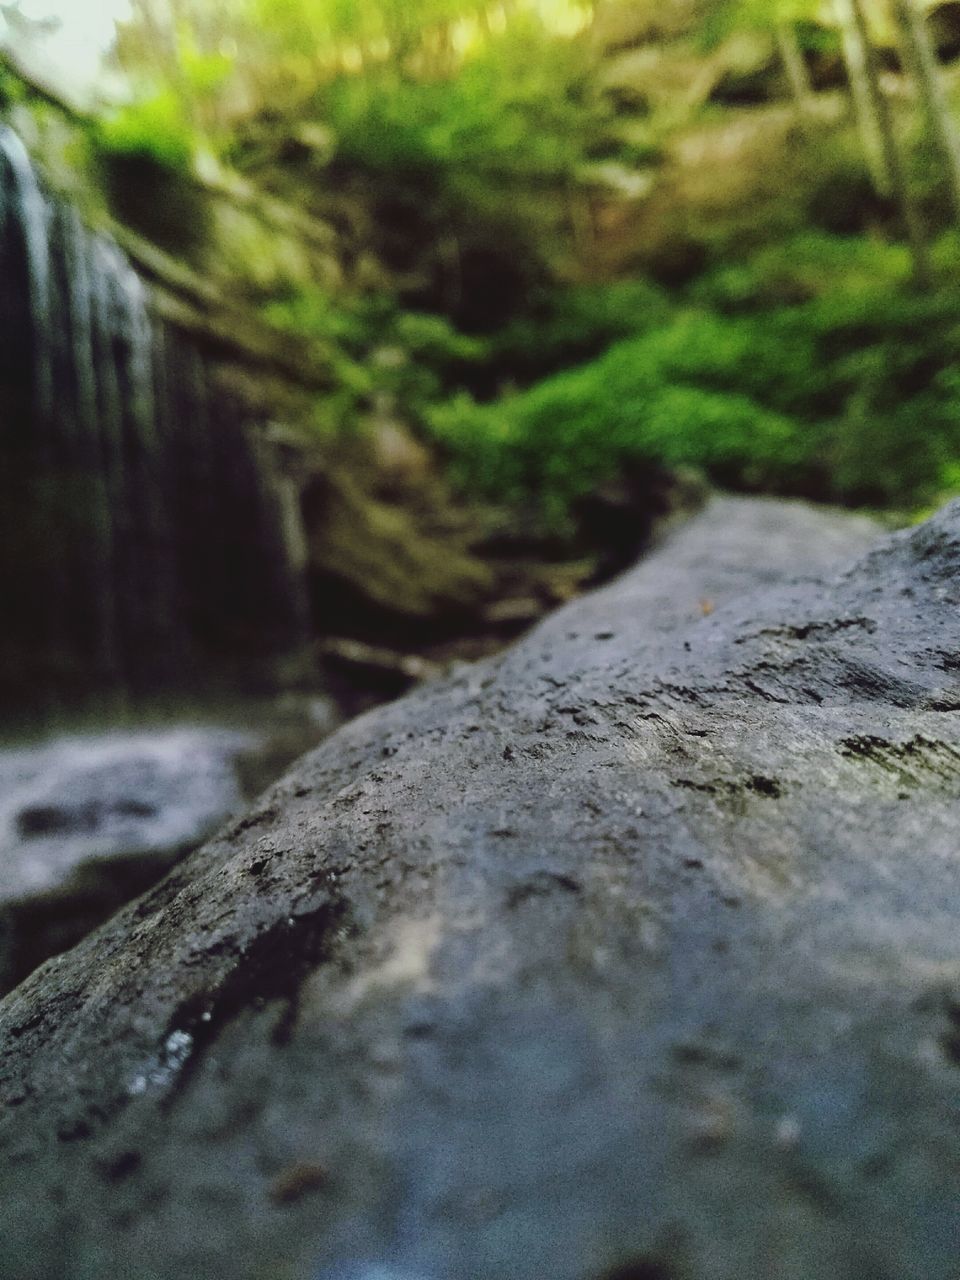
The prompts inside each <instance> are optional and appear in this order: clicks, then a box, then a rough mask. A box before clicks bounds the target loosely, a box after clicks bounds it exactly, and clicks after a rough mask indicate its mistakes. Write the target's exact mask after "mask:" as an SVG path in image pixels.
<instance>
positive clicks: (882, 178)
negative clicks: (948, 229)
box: [834, 0, 930, 286]
mask: <svg viewBox="0 0 960 1280" xmlns="http://www.w3.org/2000/svg"><path fill="white" fill-rule="evenodd" d="M834 9H835V11H836V14H837V19H838V22H839V24H840V30H841V34H842V36H843V50H844V58H845V61H846V65H847V74H848V76H849V79H850V88H851V92H852V95H853V102H854V110H855V112H856V116H857V123H858V125H859V128H860V136H861V139H862V141H863V149H864V154H865V156H866V159H867V164H868V165H869V167H870V172H871V175H872V177H873V182H874V186H875V188H876V191H877V194H878V195H880V196H881V197H883V198H884V199H888V200H891V201H892V202H893V203H894V205H895V206H896V208H897V212H898V214H899V218H900V222H901V226H902V230H903V234H904V237H905V239H906V240H907V243H908V244H909V246H910V252H911V254H912V257H913V274H914V280H915V282H916V283H917V284H918V285H920V286H924V285H926V283H927V282H928V280H929V276H930V270H929V261H928V254H927V246H926V236H925V234H924V228H923V223H922V220H921V218H920V214H919V210H918V209H917V205H916V201H915V200H914V198H913V194H912V192H911V190H910V183H909V179H908V175H907V166H906V162H905V159H904V154H903V149H902V147H901V145H900V140H899V138H898V137H897V132H896V128H895V126H894V120H893V112H892V111H891V108H890V102H889V100H888V98H887V96H886V94H885V93H884V91H883V87H882V86H881V84H880V72H879V65H878V62H877V56H876V50H875V49H874V47H873V44H872V42H871V39H870V30H869V27H868V25H867V18H866V13H865V11H864V7H863V0H834Z"/></svg>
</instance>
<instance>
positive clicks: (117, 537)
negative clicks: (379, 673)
mask: <svg viewBox="0 0 960 1280" xmlns="http://www.w3.org/2000/svg"><path fill="white" fill-rule="evenodd" d="M149 303H150V300H149V296H148V291H147V289H146V288H145V286H144V284H143V282H142V281H141V280H140V279H139V277H138V276H137V274H136V272H135V271H134V270H133V268H132V267H131V265H130V263H129V262H128V261H127V259H126V258H125V257H124V255H123V254H122V253H121V251H120V250H119V249H118V247H117V246H116V244H115V243H114V242H113V241H111V240H110V239H109V238H108V237H106V236H104V235H101V234H96V233H93V232H91V231H89V230H88V229H87V228H86V227H85V226H84V225H83V224H82V222H81V220H80V218H79V217H78V215H77V213H76V211H75V210H73V209H72V208H70V207H69V206H67V205H65V204H63V203H61V202H58V201H55V200H52V199H50V198H48V197H47V195H46V194H45V193H44V191H43V190H42V188H41V186H40V183H39V182H38V180H37V177H36V174H35V172H34V169H33V166H32V164H31V162H30V159H29V156H28V155H27V152H26V150H25V149H24V147H23V144H22V143H21V141H20V139H19V138H18V137H17V135H16V134H15V133H14V132H13V131H12V130H10V129H9V128H7V127H5V126H0V601H2V609H0V617H2V624H0V692H2V693H3V694H4V696H6V695H7V694H9V695H11V696H15V697H16V698H17V700H18V701H20V702H22V703H31V702H33V703H36V702H37V701H39V700H41V699H42V698H43V697H44V696H50V695H52V696H53V697H54V698H63V699H67V700H70V699H72V698H73V697H74V696H75V695H76V694H78V693H83V692H85V691H89V690H94V689H107V688H115V689H124V690H127V691H131V692H133V693H137V692H147V691H149V690H151V689H153V688H156V687H158V686H161V685H169V684H171V683H177V682H182V683H184V684H187V683H189V682H191V681H194V680H196V679H197V677H198V676H202V675H203V674H204V672H208V671H209V670H210V666H211V664H212V663H215V662H216V663H220V662H222V661H223V660H225V659H231V658H242V659H253V660H257V659H265V658H268V657H269V656H270V655H275V654H277V653H279V652H282V651H283V650H284V649H289V648H291V647H292V646H293V645H294V644H295V643H296V642H297V641H298V640H299V639H300V638H302V634H303V632H302V626H303V621H302V620H303V613H302V608H301V601H300V594H299V587H298V584H297V582H296V580H295V575H294V574H293V573H292V572H291V570H290V567H289V565H288V563H287V557H286V553H285V550H284V546H283V538H282V535H281V532H280V524H279V521H278V518H277V512H276V510H275V508H274V504H273V501H272V499H271V497H270V495H269V493H268V492H267V487H266V485H265V484H264V483H263V480H262V477H261V474H260V469H259V465H258V461H257V454H256V449H255V447H254V443H253V440H252V439H251V435H250V429H249V425H248V424H246V423H245V422H244V421H243V416H242V414H240V413H239V412H238V411H237V409H236V408H235V407H234V406H233V405H232V404H231V403H229V402H228V400H227V399H226V398H225V397H224V396H223V395H222V393H220V391H219V390H218V389H217V387H216V384H215V382H214V381H213V379H212V378H211V374H210V369H209V367H208V363H207V361H206V359H205V358H204V357H203V356H202V355H201V354H200V352H199V351H198V349H197V348H196V346H195V345H194V344H192V343H191V342H190V341H189V340H188V339H187V338H186V337H185V336H184V335H183V334H181V333H179V332H177V331H176V330H174V329H172V328H171V327H169V326H167V325H164V324H162V323H160V322H159V321H157V320H156V319H155V318H154V317H153V316H152V315H151V311H150V305H149Z"/></svg>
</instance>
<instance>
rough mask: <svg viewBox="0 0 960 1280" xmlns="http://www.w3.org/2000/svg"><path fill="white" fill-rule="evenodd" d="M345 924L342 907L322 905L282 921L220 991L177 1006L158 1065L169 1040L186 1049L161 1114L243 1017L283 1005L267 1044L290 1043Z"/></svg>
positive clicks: (252, 946) (252, 947)
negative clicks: (307, 989)
mask: <svg viewBox="0 0 960 1280" xmlns="http://www.w3.org/2000/svg"><path fill="white" fill-rule="evenodd" d="M347 922H348V911H347V907H346V904H345V903H344V902H342V901H329V902H325V903H323V905H322V906H320V907H317V908H315V909H314V910H312V911H309V912H305V913H303V914H301V915H297V916H288V917H284V918H283V919H282V920H279V921H278V922H277V923H276V924H273V925H271V926H270V927H269V928H267V929H264V931H263V932H262V933H261V934H259V935H258V936H257V937H256V938H255V939H254V940H253V941H252V942H251V943H249V945H248V946H247V947H246V948H245V949H244V950H243V951H242V952H241V954H240V955H239V957H238V958H237V961H236V963H235V964H234V966H233V967H232V968H231V970H230V972H229V973H228V974H227V976H226V977H225V978H224V979H223V981H222V982H221V983H220V985H219V986H218V987H216V988H215V989H214V990H213V991H209V992H205V993H203V994H202V995H198V996H196V997H194V998H193V999H191V1000H189V1001H188V1002H187V1003H185V1004H183V1005H181V1006H180V1008H179V1009H178V1010H177V1012H176V1014H175V1015H174V1017H173V1018H172V1019H171V1020H170V1023H169V1024H168V1026H167V1030H166V1032H165V1033H164V1036H163V1041H162V1046H163V1047H162V1049H161V1060H163V1057H164V1054H168V1052H169V1051H168V1049H167V1046H168V1045H169V1044H170V1041H171V1037H184V1036H186V1037H189V1041H188V1042H187V1043H188V1046H189V1047H188V1052H187V1053H186V1054H185V1055H184V1057H183V1060H182V1061H181V1062H178V1063H177V1064H176V1066H177V1069H176V1070H175V1071H174V1072H173V1073H172V1078H171V1088H170V1092H169V1093H168V1095H167V1097H166V1099H165V1102H164V1107H165V1108H168V1107H170V1106H172V1105H173V1103H174V1101H175V1100H176V1099H177V1097H179V1096H180V1095H181V1094H182V1093H183V1092H184V1090H185V1089H186V1088H187V1086H188V1085H189V1083H190V1080H191V1079H192V1077H193V1074H194V1072H195V1071H196V1070H197V1068H198V1066H199V1065H200V1062H201V1061H202V1059H203V1056H204V1054H205V1052H206V1051H207V1050H208V1049H209V1047H210V1046H211V1045H212V1044H213V1043H214V1042H215V1041H216V1040H217V1039H218V1038H219V1037H220V1035H221V1034H222V1032H223V1031H224V1030H225V1028H226V1027H227V1026H228V1025H229V1024H230V1023H231V1022H233V1021H234V1020H235V1019H236V1018H238V1017H239V1016H240V1015H241V1014H243V1013H244V1012H246V1011H248V1010H253V1011H256V1010H260V1009H263V1008H265V1007H266V1006H267V1005H268V1004H272V1003H274V1002H281V1005H282V1007H281V1011H280V1016H279V1018H278V1019H277V1022H276V1023H275V1025H274V1027H273V1030H272V1032H271V1041H272V1043H273V1044H274V1045H277V1046H280V1047H282V1046H284V1045H286V1044H288V1043H289V1042H290V1039H291V1038H292V1035H293V1031H294V1028H295V1026H296V1021H297V1014H298V1011H299V1000H300V992H301V989H302V987H303V983H304V981H305V980H306V978H307V977H309V975H310V974H311V973H312V972H313V971H314V970H316V969H317V968H319V966H320V965H322V964H324V963H325V962H326V961H328V960H329V958H330V956H331V953H332V951H333V947H334V945H335V942H336V939H337V937H338V935H340V934H341V933H342V931H343V930H344V929H345V928H347V927H348V923H347Z"/></svg>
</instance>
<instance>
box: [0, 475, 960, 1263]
mask: <svg viewBox="0 0 960 1280" xmlns="http://www.w3.org/2000/svg"><path fill="white" fill-rule="evenodd" d="M874 534H875V531H874V530H873V529H872V528H871V527H870V526H869V525H867V524H866V523H865V522H856V521H852V520H850V519H849V518H842V517H840V516H832V515H829V514H826V513H817V512H813V511H811V510H808V509H806V508H804V507H802V506H799V505H796V506H795V505H790V504H781V503H763V502H748V501H734V500H720V501H716V502H714V503H713V504H712V505H711V506H710V507H709V508H708V509H707V510H706V512H705V513H704V514H702V515H701V516H699V517H697V518H696V519H695V520H693V521H692V522H690V523H689V524H688V525H686V526H685V527H683V528H681V529H679V530H677V531H676V532H674V533H673V535H672V536H670V537H669V538H668V539H667V540H666V541H665V543H664V545H663V546H662V547H661V548H660V549H659V550H658V551H657V552H656V553H655V554H654V555H652V556H651V557H649V558H648V559H647V561H646V562H645V563H644V564H642V565H641V566H640V567H639V568H638V569H636V570H635V571H633V572H632V573H630V574H628V575H627V576H625V577H624V578H623V579H622V580H620V581H619V582H617V583H615V584H613V585H612V586H610V587H608V588H606V589H605V590H603V591H600V592H598V593H597V594H595V595H594V596H592V597H589V598H586V599H583V600H581V601H578V602H576V603H575V604H572V605H570V606H569V607H567V608H565V609H563V610H561V611H560V612H559V613H557V614H556V615H554V616H553V617H552V618H551V619H550V620H548V621H547V622H546V623H545V624H544V625H542V626H541V627H540V628H539V629H538V630H537V631H535V632H534V633H533V634H532V635H531V636H530V637H529V638H527V639H526V640H525V641H524V642H522V643H521V644H519V645H518V646H517V647H516V648H514V649H513V650H512V651H510V652H508V653H507V654H505V655H504V656H502V657H501V658H499V659H496V660H493V661H490V662H487V663H484V664H482V665H479V666H476V667H473V668H468V669H466V670H464V671H463V673H462V674H460V675H458V676H457V677H455V678H452V679H450V680H448V681H445V682H443V683H438V684H436V685H433V686H430V687H427V688H424V689H423V690H421V691H420V692H418V693H416V694H414V695H411V696H410V697H408V698H406V699H405V700H403V701H402V702H399V703H396V704H394V705H392V706H390V707H387V708H384V709H380V710H378V711H376V712H373V713H371V714H369V715H367V716H366V717H364V718H362V719H360V720H357V721H355V722H353V723H352V724H351V725H348V726H347V727H346V728H344V729H343V730H341V731H340V733H338V734H337V735H336V736H335V737H333V738H332V739H330V740H329V741H328V742H326V743H325V744H324V745H322V746H321V747H320V748H319V749H318V750H316V751H315V752H314V753H313V754H311V755H310V756H308V757H306V758H305V759H304V760H303V761H302V762H301V763H300V764H299V765H297V766H296V767H295V768H294V770H293V771H292V772H291V773H289V774H288V775H287V776H286V777H285V778H284V779H283V780H282V781H281V782H280V783H279V784H277V785H276V786H275V787H274V788H273V789H272V790H271V791H270V792H268V793H267V794H266V795H265V796H264V797H263V798H262V800H261V801H260V802H259V803H258V804H257V806H256V807H255V808H254V809H253V810H252V811H251V812H249V813H248V814H247V815H246V816H245V817H244V818H242V819H241V820H239V821H237V822H235V823H234V824H233V825H232V826H230V827H228V828H227V829H226V830H225V831H223V833H222V834H221V835H220V837H219V838H218V839H216V840H215V841H214V842H212V843H210V844H208V845H206V846H205V847H204V848H203V849H202V850H200V851H199V852H198V853H197V854H195V855H194V856H193V857H192V858H191V859H190V860H189V861H188V862H187V863H186V864H183V865H181V866H180V867H179V868H178V869H177V870H175V871H174V872H173V873H172V874H171V876H169V877H168V878H167V879H166V880H165V881H164V882H162V884H161V885H159V886H158V887H157V888H156V889H155V890H153V891H152V892H151V893H150V894H149V895H148V896H147V897H145V898H143V899H141V900H140V901H139V902H137V903H134V904H132V905H131V906H130V907H128V908H127V909H125V910H124V911H123V912H122V913H121V914H120V915H119V916H118V917H117V918H116V919H115V920H114V921H113V922H112V923H110V924H109V925H107V926H106V927H104V928H103V929H101V930H100V931H99V933H97V934H95V935H93V936H92V937H90V938H89V939H87V940H86V941H85V942H84V943H82V944H81V945H80V946H79V947H77V948H76V949H75V950H74V951H73V952H71V953H70V954H68V955H67V956H65V957H62V958H60V959H59V960H55V961H51V962H50V963H48V964H47V965H46V966H44V968H43V969H41V970H40V971H39V972H38V973H36V974H35V975H34V976H33V977H32V978H31V979H29V980H28V981H27V982H26V983H25V984H23V985H22V986H21V987H20V988H19V989H18V990H17V991H16V992H14V993H13V994H12V995H10V996H9V997H8V998H7V999H6V1001H5V1002H4V1003H3V1004H2V1005H0V1035H2V1061H0V1098H2V1100H3V1103H4V1110H3V1119H2V1123H0V1169H2V1174H0V1274H2V1275H3V1276H4V1277H9V1278H10V1280H18V1278H21V1277H22V1278H23V1280H27V1278H28V1277H29V1280H44V1278H45V1277H50V1278H51V1280H52V1278H53V1277H56V1278H57V1280H62V1278H63V1277H70V1278H72V1277H83V1278H84V1280H86V1278H87V1277H90V1278H92V1277H104V1276H135V1277H145V1278H146V1277H151V1278H152V1277H156V1278H159V1277H170V1278H171V1280H172V1278H173V1277H177V1278H180V1277H186V1276H189V1277H191V1280H207V1278H208V1277H209V1278H211V1280H212V1278H213V1277H218V1278H219V1277H231V1278H236V1280H239V1278H242V1277H249V1278H250V1280H253V1278H254V1277H257V1278H266V1277H270V1278H271V1280H273V1278H277V1280H279V1278H281V1277H282V1278H284V1280H287V1278H289V1280H301V1278H302V1280H467V1278H469V1280H495V1278H496V1280H500V1278H503V1280H548V1278H549V1280H600V1278H601V1277H607V1278H609V1277H617V1278H618V1280H733V1278H734V1277H736V1278H737V1280H743V1278H744V1277H748V1278H749V1277H757V1278H760V1277H763V1278H764V1280H788V1278H789V1280H828V1278H829V1280H854V1278H857V1280H860V1278H862V1277H870V1278H871V1280H904V1278H905V1277H917V1278H918V1280H919V1278H920V1277H923V1280H948V1278H950V1280H955V1277H956V1276H957V1274H958V1271H957V1268H958V1257H960V928H958V925H960V852H958V850H960V836H958V832H960V715H958V709H960V612H958V610H960V504H954V505H953V506H951V507H948V508H947V509H946V510H945V511H944V512H943V513H941V514H940V515H939V516H938V517H937V518H936V519H934V520H933V521H931V522H930V523H929V524H927V525H925V526H923V527H922V528H920V529H918V530H915V531H910V532H907V533H902V534H897V535H894V536H892V537H888V538H885V539H884V540H882V541H881V542H880V543H879V544H878V545H877V547H876V549H875V550H873V551H871V552H870V553H869V554H867V555H866V556H865V557H864V558H862V559H860V560H859V561H858V562H856V563H854V564H853V565H852V567H849V568H847V569H844V570H841V571H840V572H839V573H838V574H835V573H834V570H835V566H836V562H837V558H838V557H841V558H842V557H844V556H849V555H851V554H858V553H860V552H861V551H862V550H863V549H864V548H865V546H866V545H867V543H868V542H869V541H870V539H871V538H873V536H874ZM823 574H826V575H827V576H825V577H823V578H822V580H821V578H820V575H823ZM791 579H792V580H791Z"/></svg>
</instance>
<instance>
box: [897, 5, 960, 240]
mask: <svg viewBox="0 0 960 1280" xmlns="http://www.w3.org/2000/svg"><path fill="white" fill-rule="evenodd" d="M893 12H894V16H895V18H896V21H897V26H898V27H899V30H900V38H901V39H900V43H901V48H902V50H903V59H904V63H905V65H906V67H907V69H908V71H909V73H910V77H911V79H912V80H913V82H914V84H915V85H916V87H917V93H918V95H919V98H920V101H921V104H922V106H923V111H924V115H925V116H926V121H927V128H928V130H929V133H930V136H931V139H932V141H933V143H934V146H935V148H936V150H937V151H938V152H939V153H940V156H941V159H942V161H943V167H944V173H945V175H946V178H947V184H948V187H949V190H950V199H951V203H952V205H953V214H954V219H955V221H957V222H960V135H958V133H957V128H956V125H955V124H954V121H953V118H952V116H951V114H950V107H949V104H948V102H947V97H946V94H945V92H944V87H943V81H942V79H941V77H940V73H939V68H938V67H937V57H936V53H935V52H934V48H933V42H932V40H931V39H930V32H929V29H928V27H927V24H926V21H925V20H924V16H923V14H922V13H921V12H920V9H919V7H918V5H917V0H893Z"/></svg>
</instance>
